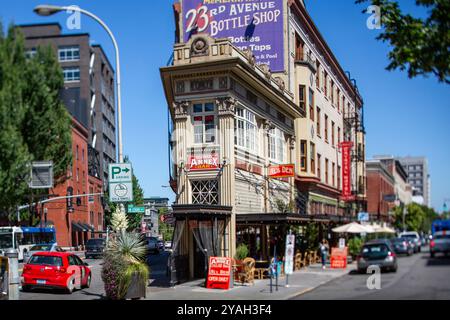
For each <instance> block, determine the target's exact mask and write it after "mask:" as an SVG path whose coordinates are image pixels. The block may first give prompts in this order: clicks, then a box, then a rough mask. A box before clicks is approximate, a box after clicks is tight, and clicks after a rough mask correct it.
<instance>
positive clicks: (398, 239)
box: [391, 238, 407, 243]
mask: <svg viewBox="0 0 450 320" xmlns="http://www.w3.org/2000/svg"><path fill="white" fill-rule="evenodd" d="M391 241H392V242H395V243H401V242H404V241H407V240H406V239H404V238H395V239H392V240H391Z"/></svg>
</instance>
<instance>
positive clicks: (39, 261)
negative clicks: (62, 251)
mask: <svg viewBox="0 0 450 320" xmlns="http://www.w3.org/2000/svg"><path fill="white" fill-rule="evenodd" d="M28 263H29V264H36V265H46V266H55V267H62V265H63V263H62V258H61V257H55V256H40V255H34V256H31V259H30V261H29V262H28Z"/></svg>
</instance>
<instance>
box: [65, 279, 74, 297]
mask: <svg viewBox="0 0 450 320" xmlns="http://www.w3.org/2000/svg"><path fill="white" fill-rule="evenodd" d="M74 289H75V279H72V280H70V281H69V283H68V284H67V293H68V294H72V292H73V290H74Z"/></svg>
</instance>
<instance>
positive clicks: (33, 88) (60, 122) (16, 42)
mask: <svg viewBox="0 0 450 320" xmlns="http://www.w3.org/2000/svg"><path fill="white" fill-rule="evenodd" d="M24 43H25V41H24V37H23V35H22V34H21V32H20V30H19V29H18V28H16V27H14V26H10V27H9V28H8V33H7V35H5V34H4V33H3V26H2V25H1V23H0V148H1V149H0V150H2V151H1V152H2V156H1V157H0V194H1V195H2V196H1V197H0V214H6V215H8V216H9V218H10V220H13V219H15V212H16V208H17V206H19V205H21V204H24V203H26V202H27V201H28V198H29V195H30V193H31V190H30V189H29V188H28V184H27V180H28V179H29V171H30V167H29V166H30V163H31V162H32V161H41V160H51V161H53V163H54V174H55V177H56V178H61V177H64V173H65V172H66V170H67V168H68V167H69V165H70V164H71V162H72V158H71V122H70V121H71V120H70V115H69V114H68V112H67V111H66V109H65V107H64V105H63V103H62V101H61V100H60V98H59V92H60V90H61V89H62V88H63V85H64V82H63V76H62V70H61V68H60V66H59V63H58V61H57V59H56V56H55V54H54V52H53V51H52V50H51V49H50V48H42V47H39V48H38V51H37V54H36V57H35V58H33V59H27V58H26V55H25V44H24ZM40 192H41V193H48V191H47V190H41V191H40Z"/></svg>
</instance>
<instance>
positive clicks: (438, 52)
mask: <svg viewBox="0 0 450 320" xmlns="http://www.w3.org/2000/svg"><path fill="white" fill-rule="evenodd" d="M368 1H370V2H371V3H372V5H376V6H379V7H380V9H381V24H382V27H384V30H383V32H381V34H380V35H378V37H377V40H381V41H383V42H388V43H389V44H390V45H391V46H392V50H391V51H390V52H389V55H388V57H389V60H390V63H389V65H388V66H387V70H390V71H391V70H395V69H400V70H401V71H404V70H407V72H408V76H409V77H410V78H413V77H416V76H418V75H428V74H433V75H435V76H436V77H437V79H438V80H439V81H440V82H445V83H447V84H449V83H450V79H449V74H450V55H449V50H448V48H449V47H450V32H449V30H450V19H449V17H450V1H448V0H416V4H417V5H418V6H421V7H424V8H426V9H428V16H427V17H426V18H424V19H423V18H417V17H413V16H412V15H410V14H407V13H404V12H403V11H402V10H401V9H400V6H399V4H398V1H392V0H356V3H364V2H368ZM366 11H367V10H364V12H366Z"/></svg>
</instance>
